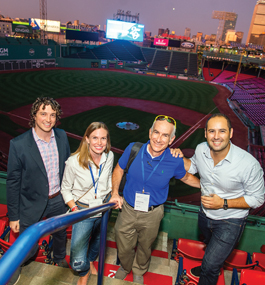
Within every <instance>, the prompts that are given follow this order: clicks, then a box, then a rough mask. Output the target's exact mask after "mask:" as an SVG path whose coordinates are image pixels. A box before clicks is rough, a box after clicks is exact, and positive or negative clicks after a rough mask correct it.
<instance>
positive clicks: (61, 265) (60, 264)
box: [51, 258, 69, 268]
mask: <svg viewBox="0 0 265 285" xmlns="http://www.w3.org/2000/svg"><path fill="white" fill-rule="evenodd" d="M51 264H52V265H56V266H59V267H63V268H69V265H68V263H67V261H66V260H65V258H64V259H62V260H61V261H59V262H54V261H53V262H52V263H51Z"/></svg>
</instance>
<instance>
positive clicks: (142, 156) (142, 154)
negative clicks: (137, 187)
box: [141, 146, 166, 193]
mask: <svg viewBox="0 0 265 285" xmlns="http://www.w3.org/2000/svg"><path fill="white" fill-rule="evenodd" d="M147 147H148V146H147ZM144 149H145V148H144V147H143V149H142V153H141V159H142V176H143V182H144V186H145V184H146V182H147V181H148V180H149V179H150V178H151V176H152V175H153V174H154V172H155V171H156V169H157V167H158V166H159V164H160V162H162V160H163V159H164V157H165V154H166V152H165V151H164V154H163V156H162V157H161V159H160V161H159V162H158V164H157V165H156V166H155V168H154V169H153V171H152V172H151V173H150V174H149V176H148V178H147V179H146V181H144V160H143V158H144ZM143 193H144V187H143Z"/></svg>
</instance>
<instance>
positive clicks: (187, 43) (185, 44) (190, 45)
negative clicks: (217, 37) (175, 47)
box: [180, 42, 195, 48]
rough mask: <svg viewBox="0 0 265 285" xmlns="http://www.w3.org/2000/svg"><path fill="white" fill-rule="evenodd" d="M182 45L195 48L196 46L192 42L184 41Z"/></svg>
mask: <svg viewBox="0 0 265 285" xmlns="http://www.w3.org/2000/svg"><path fill="white" fill-rule="evenodd" d="M180 46H181V47H183V48H194V47H195V45H194V43H191V42H183V43H181V45H180Z"/></svg>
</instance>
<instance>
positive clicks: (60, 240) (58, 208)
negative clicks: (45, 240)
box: [19, 194, 67, 263]
mask: <svg viewBox="0 0 265 285" xmlns="http://www.w3.org/2000/svg"><path fill="white" fill-rule="evenodd" d="M65 212H66V206H65V203H64V200H63V197H62V195H61V194H60V195H58V196H56V197H54V198H52V199H49V201H48V204H47V207H46V209H45V210H44V212H43V214H42V217H41V219H40V220H42V219H43V218H44V217H46V218H51V217H54V216H58V215H62V214H65ZM29 226H31V225H29V224H26V223H21V224H20V231H19V233H20V234H22V233H23V232H24V231H25V230H26V229H27V228H28V227H29ZM52 235H53V257H54V262H56V263H58V262H60V261H61V260H63V259H64V258H65V255H66V240H67V237H66V229H63V230H60V231H58V232H55V233H53V234H52ZM38 248H39V246H38V244H36V245H35V246H34V248H33V249H32V250H31V251H30V252H29V254H28V256H27V258H26V259H25V260H24V262H26V261H28V260H29V259H30V258H32V257H33V256H34V255H35V254H36V253H37V251H38Z"/></svg>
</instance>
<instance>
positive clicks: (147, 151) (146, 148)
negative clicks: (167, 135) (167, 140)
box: [145, 140, 169, 160]
mask: <svg viewBox="0 0 265 285" xmlns="http://www.w3.org/2000/svg"><path fill="white" fill-rule="evenodd" d="M149 144H150V140H149V141H148V142H147V143H146V144H145V153H146V154H147V155H149V156H150V157H151V158H152V159H156V160H160V159H161V157H162V154H163V153H164V152H166V151H168V149H169V148H168V147H167V148H166V149H165V150H164V152H163V153H162V154H160V155H159V156H155V157H153V156H152V155H151V154H150V152H149V150H148V145H149Z"/></svg>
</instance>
